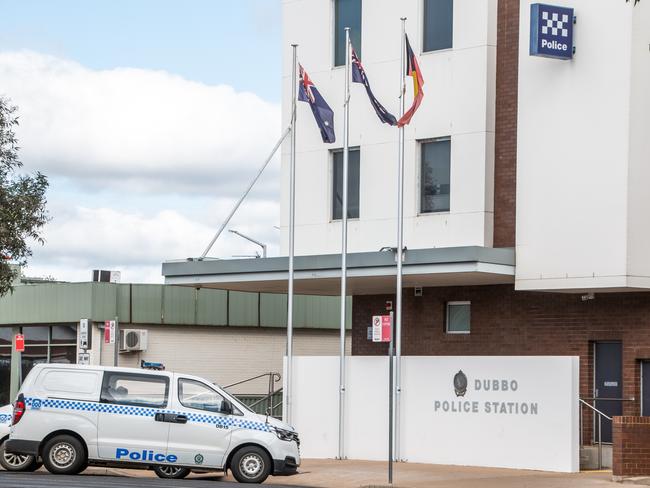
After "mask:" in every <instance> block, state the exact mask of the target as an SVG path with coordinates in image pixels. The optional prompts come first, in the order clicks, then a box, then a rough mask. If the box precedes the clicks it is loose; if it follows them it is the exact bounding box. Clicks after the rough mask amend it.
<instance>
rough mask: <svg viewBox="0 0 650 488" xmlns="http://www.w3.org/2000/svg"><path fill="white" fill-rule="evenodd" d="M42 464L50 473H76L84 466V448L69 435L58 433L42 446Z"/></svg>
mask: <svg viewBox="0 0 650 488" xmlns="http://www.w3.org/2000/svg"><path fill="white" fill-rule="evenodd" d="M42 457H43V464H44V465H45V467H46V468H47V470H48V471H49V472H50V473H52V474H77V473H80V472H81V471H83V470H84V469H85V468H86V462H87V460H86V450H85V449H84V446H83V444H82V443H81V442H80V441H79V439H77V438H76V437H73V436H71V435H58V436H56V437H53V438H52V439H50V440H49V441H47V443H46V444H45V446H43V455H42Z"/></svg>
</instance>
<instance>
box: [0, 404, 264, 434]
mask: <svg viewBox="0 0 650 488" xmlns="http://www.w3.org/2000/svg"><path fill="white" fill-rule="evenodd" d="M25 403H26V405H27V407H28V408H30V409H32V410H38V409H42V408H51V409H59V410H79V411H86V412H102V413H111V414H116V415H132V416H139V417H153V416H154V415H156V414H157V413H172V414H176V415H185V416H186V417H187V421H188V422H196V423H203V424H215V425H218V426H219V427H228V428H237V429H248V430H259V431H262V432H270V431H271V428H270V427H269V426H268V425H267V424H265V423H262V422H254V421H252V420H246V419H238V418H236V417H221V416H216V415H208V414H202V413H190V412H178V411H175V410H164V409H156V408H147V407H132V406H128V405H114V404H111V403H95V402H79V401H75V400H55V399H50V398H46V399H45V400H41V399H39V398H26V399H25ZM0 418H1V417H0ZM9 419H11V416H9Z"/></svg>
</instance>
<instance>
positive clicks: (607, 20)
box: [516, 0, 650, 290]
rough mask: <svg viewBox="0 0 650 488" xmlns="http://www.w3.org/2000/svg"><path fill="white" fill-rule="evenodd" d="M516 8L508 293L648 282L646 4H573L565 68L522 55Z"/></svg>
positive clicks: (524, 35) (523, 20)
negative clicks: (511, 283) (512, 261)
mask: <svg viewBox="0 0 650 488" xmlns="http://www.w3.org/2000/svg"><path fill="white" fill-rule="evenodd" d="M531 3H533V2H532V1H531V0H526V1H524V2H522V4H521V17H520V46H521V48H520V54H519V115H518V156H517V159H518V161H517V236H516V239H517V268H516V288H517V289H520V290H526V289H542V290H552V289H623V288H625V287H645V288H647V287H650V260H649V259H648V258H649V255H648V249H649V247H648V245H649V244H650V229H649V228H648V225H647V212H648V210H649V209H650V194H649V192H648V191H647V187H648V182H650V170H649V169H648V161H649V160H650V146H649V142H648V130H649V129H650V124H649V118H648V113H649V112H648V108H649V103H650V102H649V99H648V95H647V89H648V86H649V85H648V84H649V81H650V76H649V68H648V41H649V35H648V32H649V31H650V17H649V13H648V11H649V10H650V6H648V5H645V4H644V3H643V2H641V3H640V4H638V5H637V6H636V7H634V6H633V2H630V3H625V2H623V1H621V2H611V1H605V0H598V1H594V0H557V1H555V2H554V4H557V5H564V6H569V7H574V8H575V13H576V16H577V19H578V20H577V24H576V26H575V45H576V49H577V51H576V55H575V57H574V59H573V60H572V61H561V60H554V59H546V58H539V57H533V56H529V54H528V45H529V39H530V37H529V36H530V28H529V25H530V4H531Z"/></svg>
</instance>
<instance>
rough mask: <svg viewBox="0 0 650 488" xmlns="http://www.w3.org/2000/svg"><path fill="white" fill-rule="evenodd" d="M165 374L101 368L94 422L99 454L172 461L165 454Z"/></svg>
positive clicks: (167, 377) (126, 459) (127, 459)
mask: <svg viewBox="0 0 650 488" xmlns="http://www.w3.org/2000/svg"><path fill="white" fill-rule="evenodd" d="M170 379H171V378H170V375H169V374H138V373H122V372H117V371H115V372H114V371H106V372H104V380H103V382H102V391H101V396H100V404H101V405H100V408H99V415H98V422H97V443H98V451H99V457H100V458H101V459H110V460H115V461H124V462H136V463H137V462H145V463H149V464H152V463H155V464H165V463H168V462H171V463H175V460H174V459H173V458H170V459H168V456H167V437H168V435H169V426H170V424H169V423H168V422H165V421H163V420H164V418H163V416H162V415H163V414H162V412H164V411H165V410H166V409H167V405H168V403H169V397H170V383H171V382H170Z"/></svg>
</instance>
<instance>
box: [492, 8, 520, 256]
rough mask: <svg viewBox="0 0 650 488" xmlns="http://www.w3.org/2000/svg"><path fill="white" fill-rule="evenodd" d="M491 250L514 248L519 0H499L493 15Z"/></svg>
mask: <svg viewBox="0 0 650 488" xmlns="http://www.w3.org/2000/svg"><path fill="white" fill-rule="evenodd" d="M497 17H498V19H497V75H496V127H495V130H496V140H495V158H494V247H513V246H514V245H515V203H516V202H515V197H516V195H515V189H516V177H517V90H518V86H517V83H518V69H519V0H499V8H498V14H497Z"/></svg>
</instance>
